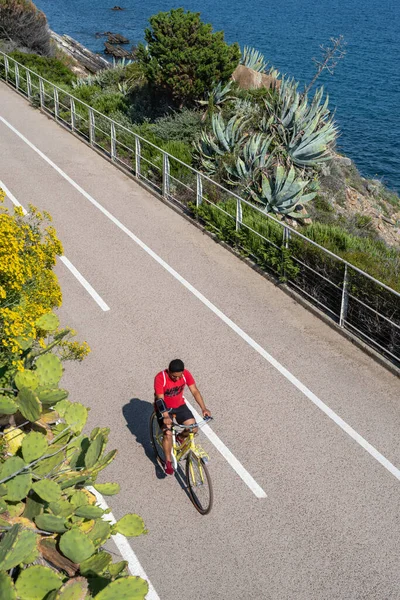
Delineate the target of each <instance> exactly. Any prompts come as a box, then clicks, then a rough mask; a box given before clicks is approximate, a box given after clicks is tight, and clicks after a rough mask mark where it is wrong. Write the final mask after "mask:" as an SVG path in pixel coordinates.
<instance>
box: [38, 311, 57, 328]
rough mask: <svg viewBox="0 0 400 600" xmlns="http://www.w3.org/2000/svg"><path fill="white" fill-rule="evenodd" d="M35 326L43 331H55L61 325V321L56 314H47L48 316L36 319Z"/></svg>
mask: <svg viewBox="0 0 400 600" xmlns="http://www.w3.org/2000/svg"><path fill="white" fill-rule="evenodd" d="M35 325H36V327H37V328H38V329H43V331H55V330H56V329H57V327H58V326H59V325H60V321H59V319H58V317H57V315H55V314H54V313H47V315H42V316H41V317H39V318H38V319H36V321H35Z"/></svg>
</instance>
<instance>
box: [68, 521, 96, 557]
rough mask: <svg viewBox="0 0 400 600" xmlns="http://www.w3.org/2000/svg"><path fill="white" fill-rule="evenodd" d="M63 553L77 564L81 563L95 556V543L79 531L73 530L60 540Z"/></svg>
mask: <svg viewBox="0 0 400 600" xmlns="http://www.w3.org/2000/svg"><path fill="white" fill-rule="evenodd" d="M60 549H61V552H62V553H63V554H64V556H66V557H67V558H69V559H70V560H72V562H75V563H81V562H83V561H84V560H86V559H88V558H89V556H92V554H94V550H95V548H94V545H93V542H92V541H91V540H90V539H89V538H88V537H87V536H86V535H85V534H84V533H82V532H81V531H79V530H78V529H71V530H70V531H67V533H64V535H62V536H61V539H60Z"/></svg>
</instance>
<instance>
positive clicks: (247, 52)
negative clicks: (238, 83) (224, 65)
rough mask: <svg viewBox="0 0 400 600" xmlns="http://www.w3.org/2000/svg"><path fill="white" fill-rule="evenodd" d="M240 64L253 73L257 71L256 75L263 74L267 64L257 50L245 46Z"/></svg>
mask: <svg viewBox="0 0 400 600" xmlns="http://www.w3.org/2000/svg"><path fill="white" fill-rule="evenodd" d="M240 64H242V65H244V66H245V67H248V68H249V69H253V71H258V73H265V71H266V69H267V65H268V62H267V61H266V60H265V58H264V55H263V54H261V52H260V51H259V50H256V49H255V48H250V47H249V46H245V47H244V49H243V52H242V57H241V60H240Z"/></svg>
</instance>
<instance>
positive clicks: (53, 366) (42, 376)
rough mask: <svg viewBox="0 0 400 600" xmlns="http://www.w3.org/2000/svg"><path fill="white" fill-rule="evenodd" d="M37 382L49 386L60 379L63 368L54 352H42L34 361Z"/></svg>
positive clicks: (54, 384)
mask: <svg viewBox="0 0 400 600" xmlns="http://www.w3.org/2000/svg"><path fill="white" fill-rule="evenodd" d="M35 366H36V375H37V377H38V379H39V384H40V385H42V386H43V387H46V388H49V387H53V386H56V385H57V384H58V382H59V381H60V379H61V376H62V373H63V368H62V363H61V360H60V359H59V358H58V356H56V355H55V354H50V353H47V354H43V355H42V356H39V358H37V359H36V361H35Z"/></svg>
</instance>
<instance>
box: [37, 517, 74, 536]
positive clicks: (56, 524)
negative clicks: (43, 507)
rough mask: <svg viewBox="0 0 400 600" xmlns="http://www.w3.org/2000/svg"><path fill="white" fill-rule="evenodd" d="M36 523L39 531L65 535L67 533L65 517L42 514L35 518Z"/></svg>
mask: <svg viewBox="0 0 400 600" xmlns="http://www.w3.org/2000/svg"><path fill="white" fill-rule="evenodd" d="M35 523H36V525H37V526H38V527H39V529H43V530H44V531H50V532H52V533H53V532H54V533H64V531H67V528H66V526H65V519H64V518H63V517H56V516H55V515H50V514H42V515H38V516H37V517H35Z"/></svg>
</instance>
